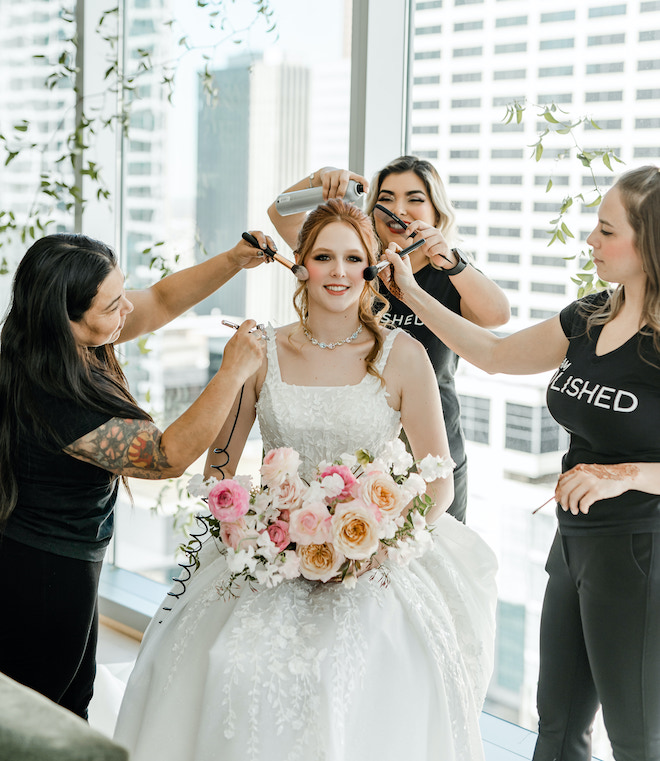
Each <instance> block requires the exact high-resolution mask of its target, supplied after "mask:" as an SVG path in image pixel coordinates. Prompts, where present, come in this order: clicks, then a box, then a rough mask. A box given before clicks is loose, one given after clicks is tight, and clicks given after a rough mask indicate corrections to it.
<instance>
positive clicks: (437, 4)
mask: <svg viewBox="0 0 660 761" xmlns="http://www.w3.org/2000/svg"><path fill="white" fill-rule="evenodd" d="M430 8H442V0H426V1H425V2H420V3H417V5H416V6H415V10H418V11H425V10H427V9H430Z"/></svg>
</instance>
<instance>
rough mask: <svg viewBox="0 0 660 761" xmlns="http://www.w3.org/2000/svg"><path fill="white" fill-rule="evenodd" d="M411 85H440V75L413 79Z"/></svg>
mask: <svg viewBox="0 0 660 761" xmlns="http://www.w3.org/2000/svg"><path fill="white" fill-rule="evenodd" d="M413 84H415V85H439V84H440V75H439V74H430V75H428V76H424V77H415V78H414V79H413Z"/></svg>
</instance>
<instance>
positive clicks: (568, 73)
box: [539, 66, 573, 77]
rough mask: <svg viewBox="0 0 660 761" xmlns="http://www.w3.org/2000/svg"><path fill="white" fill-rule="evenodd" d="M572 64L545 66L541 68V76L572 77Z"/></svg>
mask: <svg viewBox="0 0 660 761" xmlns="http://www.w3.org/2000/svg"><path fill="white" fill-rule="evenodd" d="M572 76H573V67H572V66H543V67H541V68H540V69H539V77H572Z"/></svg>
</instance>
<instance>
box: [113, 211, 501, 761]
mask: <svg viewBox="0 0 660 761" xmlns="http://www.w3.org/2000/svg"><path fill="white" fill-rule="evenodd" d="M375 250H376V243H375V240H374V236H373V232H372V228H371V223H370V221H369V220H368V218H367V217H365V216H364V215H363V214H362V213H361V212H360V211H358V210H357V209H356V208H355V207H353V206H351V205H350V204H345V203H343V202H342V201H330V202H328V203H327V204H325V205H323V206H321V207H319V208H318V209H317V210H315V211H313V212H312V213H310V215H309V216H308V218H307V221H306V223H305V224H304V226H303V228H302V230H301V233H300V243H299V246H298V251H297V259H298V262H299V263H301V264H303V265H305V266H306V267H307V269H308V271H309V280H308V281H307V282H306V283H302V284H301V285H300V286H299V289H298V292H297V296H296V298H297V302H296V303H297V309H298V312H299V315H300V317H301V319H300V322H297V323H295V324H292V325H288V326H285V327H283V328H280V329H278V330H273V329H271V328H269V329H268V331H267V342H268V343H267V357H266V360H265V362H264V365H263V367H262V368H261V370H260V371H259V372H258V373H257V374H256V375H255V376H253V377H252V378H251V379H250V380H249V381H248V382H247V383H246V385H245V388H244V393H243V397H242V400H241V402H240V404H239V403H238V402H237V403H236V405H235V411H236V412H235V414H236V420H235V423H236V424H235V428H234V429H233V434H231V435H230V432H231V430H232V427H233V424H234V415H230V418H229V422H228V424H227V425H226V426H225V429H224V430H223V431H221V432H220V434H219V436H218V438H217V441H216V446H217V447H219V448H223V447H226V449H227V452H228V454H229V458H230V459H229V464H228V465H227V466H226V467H223V471H224V474H225V476H231V475H233V473H234V469H235V464H236V463H237V462H238V459H239V457H240V454H241V451H242V448H243V446H244V443H245V440H246V438H247V435H248V432H249V430H250V428H251V426H252V423H253V421H254V417H255V411H256V414H257V415H258V417H259V424H260V428H261V434H262V437H263V443H264V449H265V451H268V450H269V449H272V448H276V447H281V446H286V447H292V448H293V449H295V450H297V451H298V452H299V453H300V455H301V468H300V473H301V475H302V476H303V478H306V479H308V480H309V479H311V478H313V476H314V470H315V467H316V465H317V464H318V463H319V462H320V461H322V460H326V461H332V460H334V459H336V458H337V457H339V455H341V454H342V453H344V452H354V451H355V450H357V449H358V448H365V449H368V450H369V451H371V452H372V453H373V454H375V455H377V454H378V453H379V452H380V451H382V450H383V447H384V446H385V445H386V444H387V443H388V442H389V441H391V440H392V439H393V438H395V437H397V436H398V434H399V432H400V429H401V425H403V427H404V429H405V431H406V433H407V435H408V439H409V441H410V444H411V447H412V451H413V454H414V455H415V458H416V459H418V460H419V459H422V458H423V457H424V456H425V455H427V454H429V453H430V454H433V455H441V456H448V454H449V449H448V446H447V439H446V435H445V429H444V423H443V419H442V410H441V404H440V398H439V394H438V389H437V383H436V381H435V376H434V374H433V370H432V368H431V365H430V363H429V360H428V358H427V355H426V352H425V351H424V348H423V347H422V346H421V344H419V343H417V341H415V339H413V338H411V337H410V336H408V335H407V334H405V333H403V332H402V331H399V330H393V331H390V330H388V329H387V328H386V327H384V326H382V325H381V324H379V316H378V314H376V315H375V314H374V308H373V305H374V297H375V291H374V289H373V288H372V286H371V284H370V283H368V282H365V280H364V278H363V271H364V269H365V267H367V266H368V265H372V264H373V263H374V262H375ZM332 344H334V347H333V348H330V346H329V345H332ZM228 438H230V439H231V440H230V441H229V444H228V445H227V440H228ZM217 457H218V455H214V454H213V450H211V453H210V454H209V458H208V462H207V474H209V475H212V474H214V473H215V471H213V470H212V469H211V466H212V465H213V464H217V463H216V460H217ZM221 464H222V463H221ZM452 491H453V487H452V481H451V479H437V480H436V481H434V482H432V483H430V484H429V485H428V489H427V494H429V495H430V496H431V497H432V498H433V500H434V506H433V508H432V509H431V511H430V512H429V513H428V514H427V519H428V520H429V521H432V522H433V523H434V531H433V534H432V536H433V544H432V546H431V548H430V549H429V550H428V551H427V552H426V554H425V555H423V556H422V558H420V559H418V560H413V561H412V562H411V563H410V564H409V565H408V566H406V567H399V566H395V565H394V564H392V567H388V562H387V559H385V560H384V561H383V562H384V565H385V566H386V568H387V571H386V573H383V572H382V571H379V570H377V569H375V570H374V569H371V570H368V571H367V572H365V573H363V574H362V575H361V576H360V578H359V579H358V580H357V584H356V586H355V587H354V588H353V589H348V588H347V587H346V586H344V585H341V584H336V583H325V584H324V583H321V582H318V581H308V580H305V579H303V578H297V579H293V580H288V581H283V582H282V583H280V584H279V585H278V586H276V587H275V588H257V589H256V591H253V590H251V589H250V588H248V587H243V588H241V589H240V590H237V596H235V597H229V598H227V596H224V597H223V596H222V594H221V593H220V592H219V588H220V587H221V586H222V584H223V583H225V582H226V581H227V578H228V575H229V572H228V569H227V564H226V560H225V556H224V555H223V554H221V553H220V552H218V548H217V546H216V544H215V542H214V541H213V540H211V541H208V542H206V544H205V546H204V548H203V549H202V551H201V553H200V560H201V565H200V568H199V569H198V570H197V571H196V573H195V574H194V575H193V577H192V579H191V581H190V582H189V583H188V584H187V589H186V591H185V593H184V594H182V595H180V596H179V597H178V598H176V599H175V598H172V597H169V598H168V600H167V602H166V603H165V604H164V606H163V609H162V610H161V611H160V612H159V614H157V615H156V617H155V618H154V620H153V621H152V622H151V624H150V626H149V628H148V630H147V633H146V635H145V639H144V641H143V643H142V648H141V651H140V654H139V657H138V660H137V663H136V666H135V669H134V671H133V673H132V675H131V678H130V681H129V684H128V687H127V690H126V694H125V697H124V701H123V704H122V708H121V711H120V715H119V719H118V723H117V730H116V734H115V739H116V740H117V741H118V742H120V743H121V744H123V745H125V746H126V747H128V748H129V750H130V751H131V759H132V761H152V760H153V759H158V761H298V760H299V761H370V760H371V759H380V760H382V761H387V760H388V759H406V761H440V760H442V761H476V760H478V759H481V758H483V750H482V745H481V737H480V733H479V724H478V720H479V713H480V710H481V707H482V703H483V700H484V697H485V693H486V688H487V686H488V681H489V677H490V673H491V669H492V657H493V639H494V611H495V602H496V589H495V583H494V575H495V560H494V556H493V553H492V552H491V551H490V549H489V548H488V547H487V546H486V545H485V544H484V542H483V541H482V540H481V539H480V538H479V537H478V536H477V535H476V534H475V533H474V532H473V531H471V530H470V529H469V528H467V527H466V526H464V525H463V524H461V523H459V522H457V521H456V520H454V519H453V518H452V517H451V516H448V515H443V513H444V511H445V510H446V508H447V507H448V506H449V504H450V503H451V501H452ZM177 586H178V585H177ZM167 608H171V609H170V610H167Z"/></svg>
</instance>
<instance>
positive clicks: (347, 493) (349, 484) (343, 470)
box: [321, 465, 357, 502]
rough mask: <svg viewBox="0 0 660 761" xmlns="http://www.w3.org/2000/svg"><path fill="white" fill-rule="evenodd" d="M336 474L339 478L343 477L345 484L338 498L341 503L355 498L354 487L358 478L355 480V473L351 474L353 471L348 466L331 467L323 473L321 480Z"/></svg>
mask: <svg viewBox="0 0 660 761" xmlns="http://www.w3.org/2000/svg"><path fill="white" fill-rule="evenodd" d="M335 473H336V474H337V475H338V476H341V479H342V481H343V482H344V488H343V489H342V490H341V493H340V494H339V496H338V497H337V499H338V500H339V502H344V501H346V500H347V499H350V498H351V497H352V496H353V487H354V486H355V484H356V483H357V478H355V476H354V475H353V473H351V469H350V468H349V467H347V466H346V465H331V466H330V467H329V468H326V469H325V470H324V471H323V473H321V478H325V477H326V476H332V475H334V474H335Z"/></svg>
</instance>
